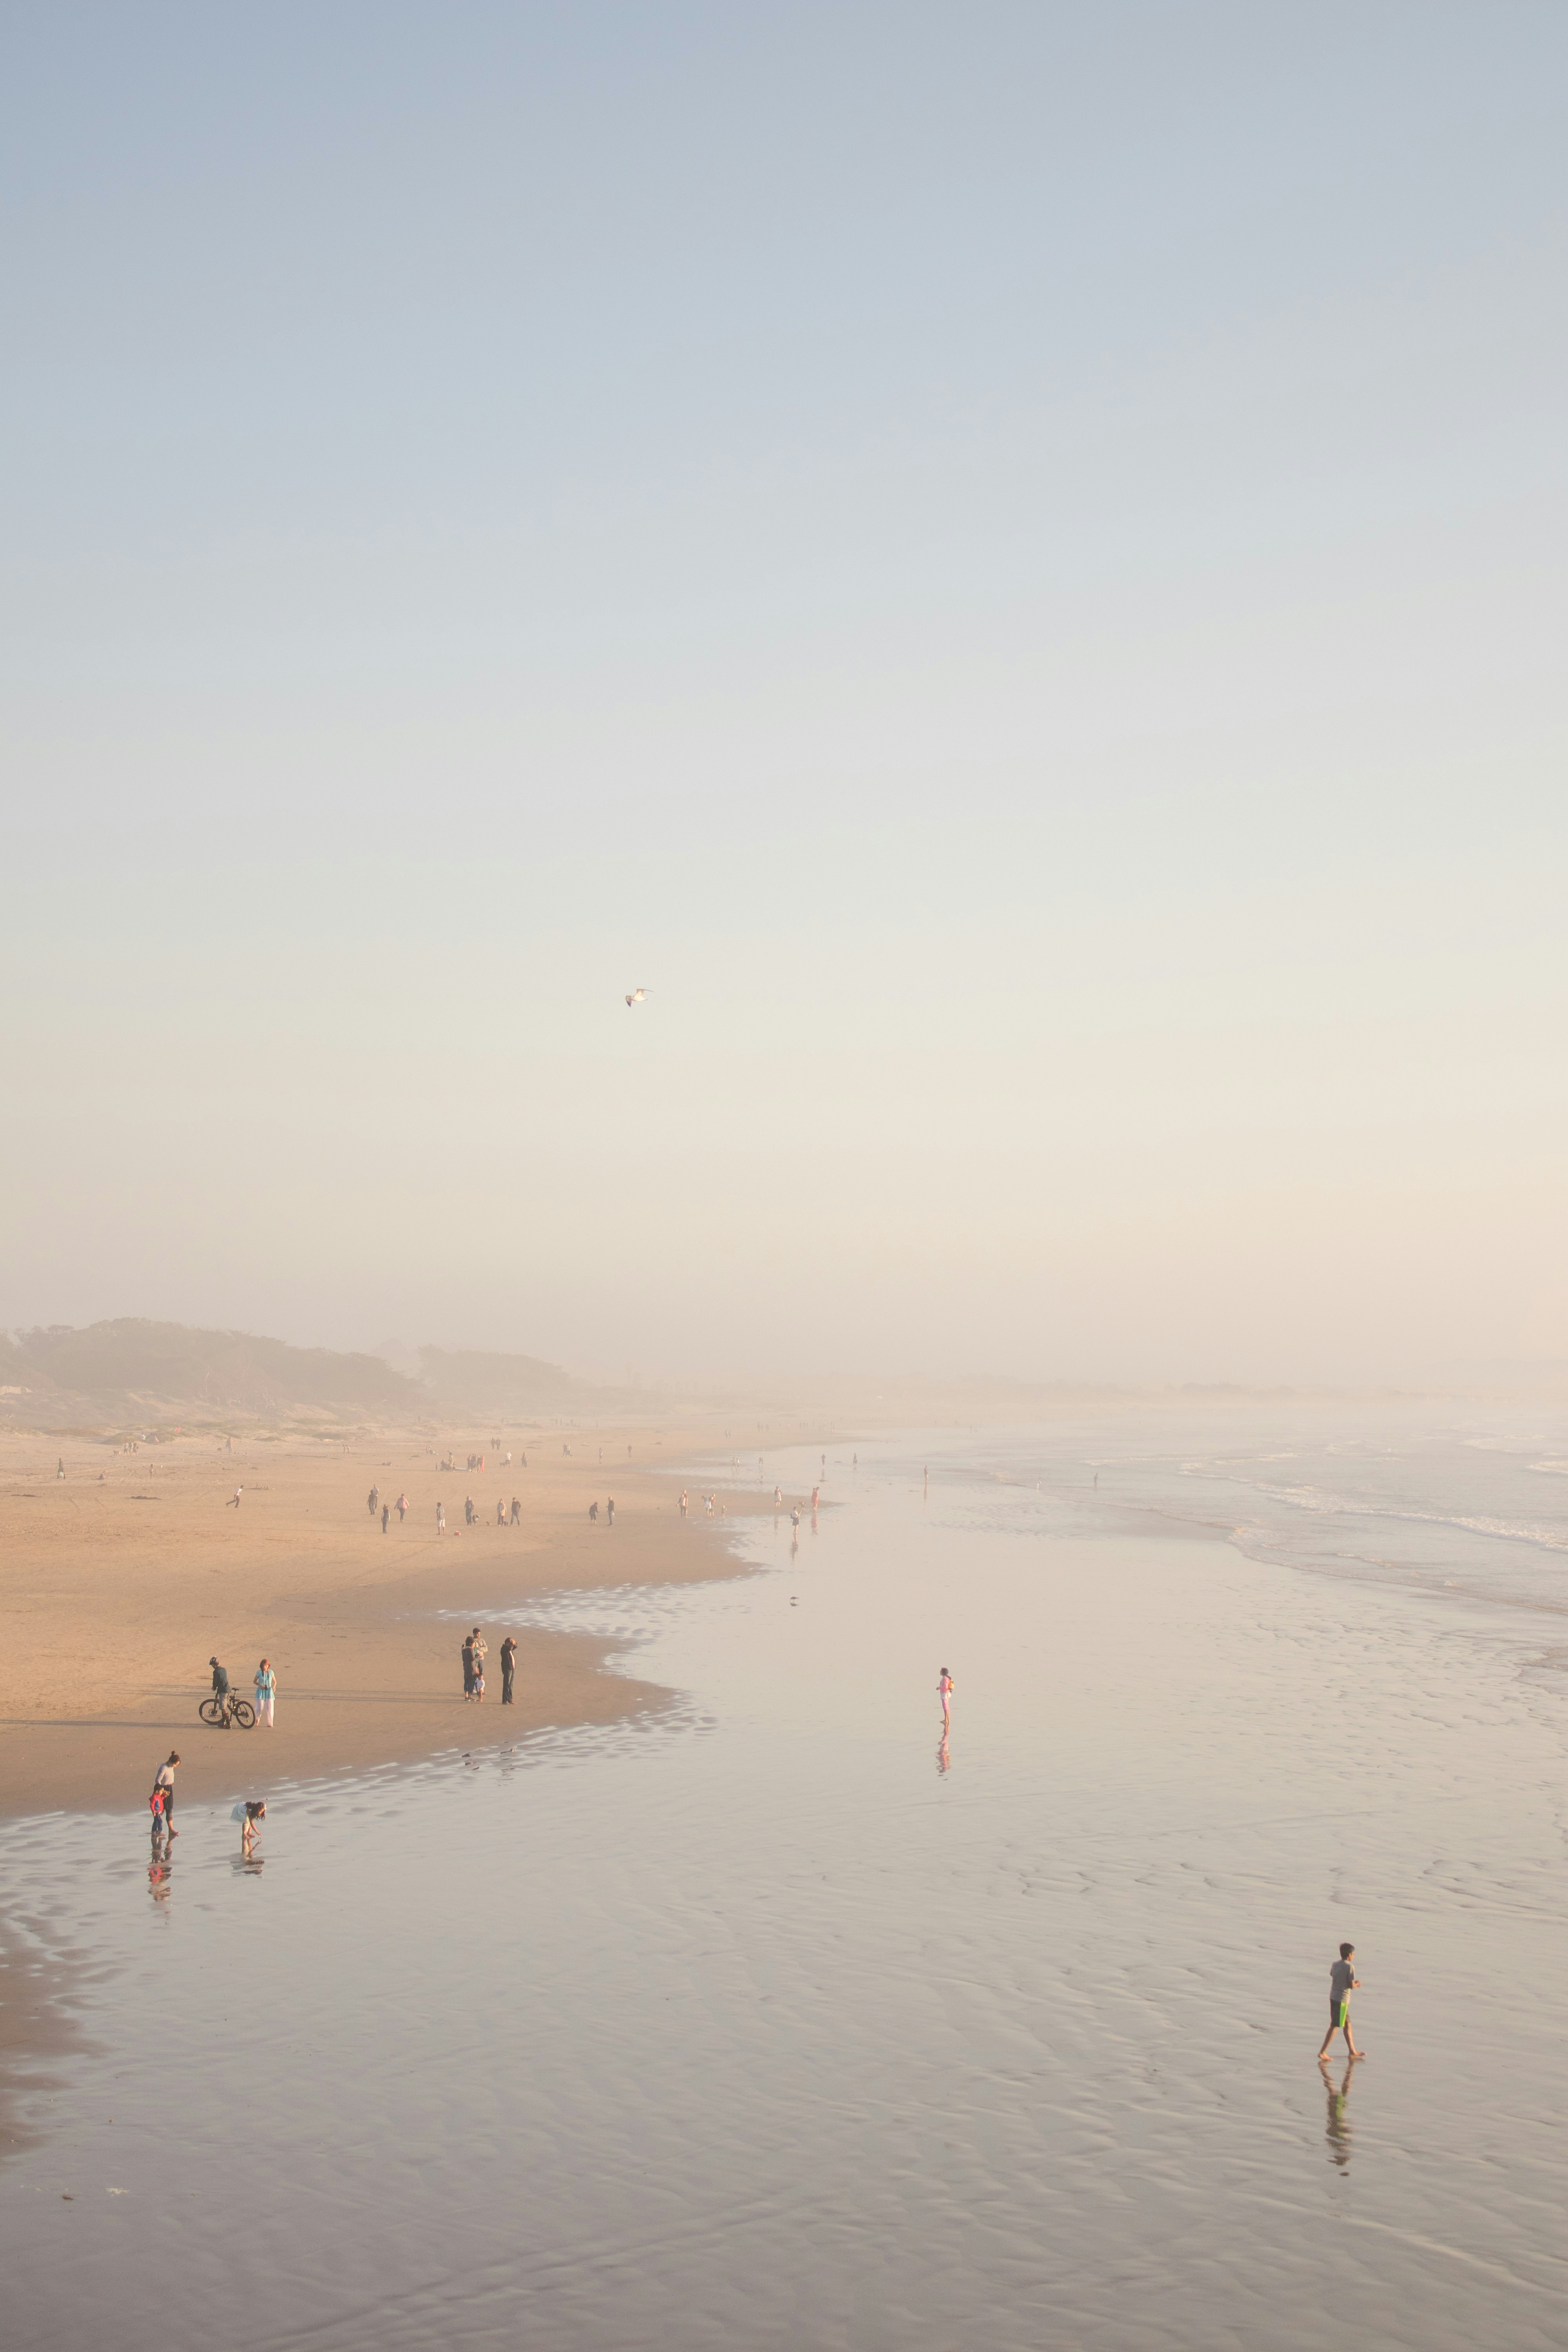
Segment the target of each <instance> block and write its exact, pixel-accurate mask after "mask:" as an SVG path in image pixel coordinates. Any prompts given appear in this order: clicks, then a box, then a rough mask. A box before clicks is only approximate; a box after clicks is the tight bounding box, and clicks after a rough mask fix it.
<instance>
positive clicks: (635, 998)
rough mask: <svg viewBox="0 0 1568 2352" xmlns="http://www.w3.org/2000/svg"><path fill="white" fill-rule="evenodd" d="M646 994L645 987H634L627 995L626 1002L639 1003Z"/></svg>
mask: <svg viewBox="0 0 1568 2352" xmlns="http://www.w3.org/2000/svg"><path fill="white" fill-rule="evenodd" d="M646 995H647V989H646V988H634V989H633V991H632V992H631V994H630V995H629V996H628V997H627V999H626V1003H628V1004H640V1003H642V1001H643V998H644V997H645V996H646Z"/></svg>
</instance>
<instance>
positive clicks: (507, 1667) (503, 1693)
mask: <svg viewBox="0 0 1568 2352" xmlns="http://www.w3.org/2000/svg"><path fill="white" fill-rule="evenodd" d="M516 1671H517V1643H515V1642H514V1641H513V1640H512V1638H511V1635H510V1633H509V1634H508V1635H507V1637H506V1640H505V1641H504V1642H503V1643H501V1645H500V1703H501V1705H502V1706H510V1705H511V1703H512V1697H511V1678H512V1675H514V1674H515V1672H516Z"/></svg>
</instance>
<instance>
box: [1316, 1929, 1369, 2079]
mask: <svg viewBox="0 0 1568 2352" xmlns="http://www.w3.org/2000/svg"><path fill="white" fill-rule="evenodd" d="M1354 1959H1355V1946H1354V1945H1353V1944H1342V1945H1341V1946H1340V1956H1339V1958H1338V1959H1337V1960H1336V1961H1335V1962H1334V1964H1333V1967H1332V1968H1331V1969H1330V1970H1329V2030H1328V2032H1326V2033H1325V2034H1324V2036H1323V2042H1322V2047H1321V2050H1320V2051H1319V2053H1318V2057H1319V2059H1320V2061H1321V2060H1322V2059H1325V2058H1326V2057H1327V2056H1328V2054H1329V2044H1330V2042H1331V2041H1332V2040H1333V2038H1334V2036H1335V2034H1336V2033H1342V2034H1343V2035H1344V2037H1345V2048H1346V2049H1347V2050H1348V2051H1349V2052H1350V2053H1351V2056H1352V2058H1364V2057H1365V2056H1366V2053H1365V2051H1364V2050H1358V2049H1357V2048H1356V2046H1355V2035H1354V2034H1353V2033H1352V2032H1351V1995H1352V1992H1354V1991H1355V1990H1357V1988H1358V1987H1359V1986H1360V1983H1361V1979H1360V1977H1358V1976H1357V1974H1356V1972H1355V1969H1354V1967H1353V1966H1352V1963H1353V1961H1354Z"/></svg>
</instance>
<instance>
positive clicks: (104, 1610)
mask: <svg viewBox="0 0 1568 2352" xmlns="http://www.w3.org/2000/svg"><path fill="white" fill-rule="evenodd" d="M507 1444H510V1447H511V1451H512V1455H513V1461H512V1464H511V1466H510V1468H509V1467H507V1466H506V1465H505V1464H504V1462H503V1461H501V1460H500V1459H499V1458H498V1456H497V1454H495V1452H494V1450H493V1448H492V1447H491V1446H490V1445H489V1442H488V1437H487V1435H486V1434H485V1433H479V1434H475V1433H472V1432H465V1433H458V1434H457V1435H455V1436H454V1435H449V1434H447V1433H440V1434H438V1435H437V1436H436V1437H435V1438H434V1439H432V1436H431V1433H429V1432H428V1431H427V1430H421V1431H418V1432H407V1431H402V1432H399V1431H383V1432H380V1433H370V1434H367V1435H361V1436H359V1437H357V1438H354V1439H351V1440H350V1441H349V1443H348V1448H347V1451H346V1452H345V1450H344V1445H343V1442H342V1440H341V1439H334V1440H332V1441H330V1442H329V1441H326V1440H323V1439H322V1438H321V1437H319V1436H311V1435H301V1434H299V1433H294V1434H289V1435H284V1436H276V1437H274V1436H270V1435H268V1434H266V1433H251V1434H247V1435H246V1436H244V1437H236V1438H235V1439H234V1441H233V1450H232V1452H230V1451H228V1450H226V1447H225V1446H224V1445H223V1444H221V1443H220V1442H219V1441H218V1440H217V1439H216V1438H215V1437H214V1436H213V1435H212V1434H211V1433H201V1434H199V1435H190V1436H181V1437H178V1438H171V1439H170V1440H169V1441H168V1442H167V1443H159V1444H143V1445H142V1448H141V1450H140V1451H139V1452H137V1453H134V1454H125V1453H121V1452H119V1451H117V1450H115V1449H113V1448H112V1447H110V1446H107V1445H105V1444H103V1443H102V1442H101V1441H100V1440H96V1439H92V1438H80V1437H79V1438H76V1439H74V1440H72V1439H67V1440H63V1441H62V1440H59V1439H56V1438H52V1437H37V1436H31V1437H16V1436H10V1437H5V1438H0V1816H7V1815H9V1816H16V1815H19V1814H32V1813H39V1812H52V1811H62V1810H64V1811H120V1810H121V1809H126V1810H129V1811H136V1810H137V1808H138V1807H140V1806H141V1805H142V1802H143V1801H144V1800H145V1797H146V1793H147V1790H148V1789H149V1788H150V1786H151V1785H152V1780H153V1772H154V1771H155V1769H156V1768H157V1767H158V1765H159V1764H161V1763H162V1761H163V1758H164V1757H165V1756H166V1755H167V1754H168V1753H169V1750H170V1749H171V1748H177V1749H178V1751H179V1753H180V1757H181V1759H182V1761H181V1768H180V1776H179V1781H178V1794H179V1799H180V1800H181V1801H184V1803H186V1804H191V1803H198V1802H200V1801H203V1800H204V1799H206V1798H210V1797H215V1796H216V1795H218V1794H220V1793H221V1792H223V1791H225V1790H228V1789H229V1788H230V1787H231V1786H232V1784H233V1781H234V1779H235V1775H236V1770H237V1767H241V1766H242V1767H243V1771H244V1774H245V1777H246V1778H247V1783H250V1782H253V1783H254V1793H256V1794H258V1795H265V1794H266V1793H267V1791H268V1788H269V1787H271V1786H274V1785H276V1784H278V1783H279V1781H281V1780H300V1779H313V1778H317V1777H320V1776H321V1775H322V1774H328V1773H333V1772H342V1771H355V1770H361V1769H364V1768H365V1767H367V1766H375V1765H382V1764H387V1763H407V1762H412V1761H415V1760H417V1759H421V1758H424V1757H426V1756H430V1755H433V1754H437V1753H439V1752H441V1751H442V1750H444V1749H449V1748H457V1747H460V1748H484V1747H487V1746H493V1745H496V1744H498V1743H503V1742H506V1741H510V1740H513V1739H516V1738H519V1737H520V1736H521V1735H523V1734H526V1733H529V1732H531V1731H537V1730H539V1729H542V1728H544V1727H562V1728H564V1727H571V1726H574V1725H581V1724H594V1723H605V1722H610V1721H613V1720H616V1719H617V1718H619V1717H625V1716H627V1715H629V1714H635V1713H637V1712H638V1711H640V1710H644V1709H647V1708H648V1707H650V1706H658V1705H659V1704H662V1703H663V1701H664V1698H665V1696H666V1694H665V1693H663V1692H662V1691H659V1690H658V1689H657V1688H655V1687H654V1686H652V1685H647V1684H642V1683H637V1682H634V1681H630V1680H628V1679H627V1678H626V1676H624V1675H606V1674H605V1672H604V1657H605V1644H604V1643H599V1642H596V1641H594V1640H592V1639H589V1638H587V1637H585V1636H584V1635H581V1634H572V1633H545V1632H541V1633H530V1634H529V1635H528V1636H527V1638H526V1639H525V1640H524V1642H523V1643H522V1648H521V1655H520V1657H519V1661H518V1674H517V1691H516V1701H515V1704H514V1705H513V1706H510V1707H506V1708H503V1707H502V1706H501V1705H500V1659H499V1656H498V1655H497V1652H498V1651H499V1648H500V1633H492V1634H491V1636H490V1653H491V1654H490V1659H489V1674H488V1689H487V1696H486V1697H485V1700H484V1702H483V1704H482V1705H478V1706H476V1705H468V1704H465V1702H464V1699H463V1694H462V1675H461V1666H460V1661H459V1657H458V1651H459V1646H460V1643H461V1640H462V1634H463V1632H464V1630H465V1628H464V1626H463V1625H462V1624H461V1623H459V1622H454V1621H453V1620H451V1619H449V1618H444V1617H443V1616H442V1615H441V1613H440V1612H448V1611H457V1612H471V1614H469V1616H468V1622H470V1623H472V1622H479V1623H481V1624H482V1623H483V1622H485V1620H486V1618H487V1616H488V1615H490V1614H492V1613H493V1612H497V1611H499V1610H501V1609H504V1608H509V1607H515V1606H516V1605H517V1604H518V1603H519V1602H521V1601H527V1600H530V1599H532V1598H534V1597H537V1596H538V1595H540V1594H542V1593H544V1592H547V1591H590V1590H593V1589H595V1588H597V1587H602V1586H606V1585H624V1584H641V1583H649V1584H661V1583H671V1582H682V1581H688V1580H692V1579H700V1578H710V1577H713V1576H718V1575H722V1574H724V1573H725V1572H726V1571H727V1570H728V1569H729V1568H730V1567H731V1565H732V1562H731V1554H730V1551H729V1549H728V1548H727V1546H726V1544H725V1541H724V1523H723V1522H722V1521H720V1520H717V1519H715V1520H708V1519H706V1518H704V1517H703V1515H702V1512H701V1508H700V1504H698V1503H697V1501H696V1492H695V1488H694V1489H693V1511H692V1515H691V1516H690V1517H687V1518H684V1519H683V1518H682V1517H680V1515H679V1508H678V1496H679V1483H678V1482H674V1481H672V1480H671V1479H670V1478H669V1477H668V1476H660V1475H658V1463H659V1462H660V1461H661V1460H668V1461H670V1462H672V1463H673V1462H675V1461H679V1460H683V1459H684V1460H689V1459H691V1458H693V1457H694V1456H698V1455H700V1454H704V1453H715V1452H720V1451H721V1452H722V1453H723V1454H725V1455H726V1457H727V1456H728V1454H730V1452H731V1451H732V1450H734V1449H733V1448H732V1447H731V1443H730V1441H729V1440H728V1438H727V1437H726V1435H725V1433H723V1431H722V1430H721V1428H719V1427H718V1426H710V1427H703V1426H687V1427H676V1426H671V1427H669V1428H668V1429H663V1430H658V1431H654V1430H649V1429H647V1428H640V1429H636V1430H626V1429H621V1428H608V1427H605V1428H602V1429H600V1428H595V1429H579V1430H574V1431H568V1432H563V1431H560V1430H557V1431H555V1432H554V1433H548V1432H547V1433H529V1434H527V1435H525V1436H523V1437H521V1438H519V1437H517V1436H511V1437H510V1438H508V1439H507V1440H506V1442H505V1444H503V1446H502V1448H501V1453H502V1454H504V1453H505V1451H506V1445H507ZM563 1444H569V1445H570V1446H571V1448H572V1451H571V1453H570V1454H569V1455H568V1454H563V1451H562V1448H563ZM628 1446H630V1448H631V1449H632V1450H631V1455H630V1458H629V1459H628V1454H627V1448H628ZM480 1451H483V1453H484V1454H485V1460H486V1466H485V1468H484V1470H483V1471H477V1470H476V1471H474V1472H472V1473H469V1472H468V1471H466V1470H465V1469H464V1468H463V1467H462V1466H461V1465H463V1464H464V1462H465V1461H466V1460H467V1457H468V1454H469V1453H470V1452H475V1453H478V1452H480ZM524 1453H526V1454H527V1459H528V1466H527V1467H526V1468H525V1467H524V1466H523V1465H522V1462H521V1455H522V1454H524ZM601 1453H602V1455H603V1459H602V1460H601V1459H600V1456H601ZM448 1454H450V1455H451V1457H452V1458H454V1459H455V1460H456V1461H457V1463H458V1465H459V1466H458V1469H457V1471H456V1472H447V1473H446V1474H442V1473H441V1471H440V1469H439V1466H438V1465H439V1464H440V1462H441V1461H442V1460H443V1459H444V1458H446V1457H447V1455H448ZM62 1457H63V1459H64V1461H65V1465H66V1474H67V1475H66V1476H65V1478H64V1479H63V1480H62V1479H60V1478H58V1476H57V1462H58V1460H59V1459H60V1458H62ZM753 1459H754V1455H753ZM373 1484H374V1485H375V1486H378V1487H379V1489H380V1492H381V1496H382V1498H383V1499H384V1501H387V1502H394V1501H395V1499H396V1497H397V1496H398V1495H399V1494H400V1493H402V1492H406V1494H407V1496H408V1499H409V1505H410V1509H409V1513H408V1517H407V1518H406V1520H405V1521H404V1522H401V1523H400V1522H399V1520H398V1517H397V1515H396V1513H395V1511H394V1513H393V1516H392V1518H391V1521H390V1524H389V1527H388V1529H387V1532H386V1533H385V1534H383V1533H382V1528H381V1519H380V1514H379V1511H378V1512H377V1514H376V1515H375V1517H372V1516H371V1514H370V1512H369V1510H368V1509H367V1507H366V1497H367V1495H368V1493H369V1489H370V1487H371V1486H372V1485H373ZM236 1486H240V1487H242V1488H243V1494H242V1496H241V1500H240V1503H239V1506H238V1507H237V1509H236V1508H234V1507H231V1506H230V1505H229V1500H228V1498H229V1497H230V1496H232V1495H233V1493H234V1490H235V1488H236ZM514 1494H515V1495H516V1496H518V1497H519V1499H520V1502H521V1510H522V1523H521V1526H520V1527H516V1528H514V1527H510V1526H507V1527H498V1526H497V1525H496V1524H495V1514H496V1502H497V1498H498V1496H500V1497H501V1498H502V1499H504V1501H505V1502H506V1503H507V1505H508V1507H509V1509H510V1498H511V1496H513V1495H514ZM469 1495H471V1496H472V1497H473V1499H474V1503H475V1506H476V1507H477V1510H478V1512H479V1523H478V1524H477V1525H476V1526H474V1527H471V1528H470V1527H467V1526H465V1525H464V1519H463V1504H464V1498H465V1496H469ZM611 1495H614V1496H615V1498H616V1520H615V1525H614V1527H613V1528H612V1527H610V1526H609V1525H608V1523H607V1520H606V1517H605V1503H606V1500H607V1498H608V1496H611ZM438 1499H439V1500H441V1501H443V1502H444V1503H445V1505H446V1512H447V1532H446V1534H445V1535H437V1532H436V1505H437V1500H438ZM728 1499H729V1507H730V1511H731V1516H732V1517H739V1516H741V1515H742V1514H743V1513H744V1512H746V1511H747V1510H749V1509H761V1508H763V1497H762V1496H758V1495H745V1494H732V1495H731V1496H730V1497H729V1498H728ZM594 1500H597V1502H598V1504H599V1507H600V1511H599V1518H598V1521H597V1523H596V1524H595V1523H591V1522H590V1521H589V1519H588V1517H587V1511H588V1506H589V1504H590V1502H592V1501H594ZM766 1507H768V1508H769V1509H771V1507H772V1504H771V1491H770V1496H769V1498H768V1501H767V1505H766ZM215 1653H216V1655H217V1656H218V1657H219V1658H221V1659H222V1661H223V1663H224V1664H225V1665H226V1667H227V1668H228V1672H229V1676H230V1679H231V1682H232V1684H233V1685H234V1688H235V1689H236V1691H237V1693H238V1694H239V1695H240V1696H244V1697H247V1698H248V1697H250V1696H252V1695H253V1677H254V1675H255V1670H256V1666H257V1663H258V1660H259V1659H260V1658H261V1657H262V1655H263V1654H265V1655H266V1656H268V1658H270V1660H271V1662H272V1664H273V1668H274V1670H275V1672H276V1674H277V1675H278V1685H279V1687H278V1702H277V1721H276V1725H275V1727H273V1728H272V1729H271V1730H268V1728H267V1727H265V1726H260V1725H258V1727H257V1728H256V1729H255V1730H254V1731H251V1732H248V1733H242V1732H238V1731H233V1732H221V1731H214V1730H210V1729H208V1728H207V1727H205V1725H203V1724H202V1723H201V1722H200V1721H199V1720H198V1717H197V1713H196V1710H197V1706H198V1705H199V1703H200V1701H201V1700H202V1699H203V1698H204V1697H205V1696H206V1695H207V1692H208V1689H209V1686H210V1680H211V1674H210V1668H209V1666H208V1664H207V1661H208V1659H209V1658H210V1657H211V1656H212V1655H213V1654H215ZM237 1751H238V1752H237ZM177 1819H178V1813H177V1811H176V1820H177Z"/></svg>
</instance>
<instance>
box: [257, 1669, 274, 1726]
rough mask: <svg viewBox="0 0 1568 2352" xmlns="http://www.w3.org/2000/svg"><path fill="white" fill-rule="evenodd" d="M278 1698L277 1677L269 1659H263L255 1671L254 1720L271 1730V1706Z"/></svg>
mask: <svg viewBox="0 0 1568 2352" xmlns="http://www.w3.org/2000/svg"><path fill="white" fill-rule="evenodd" d="M277 1696H278V1677H277V1675H275V1674H274V1673H273V1671H272V1661H271V1659H270V1658H263V1659H262V1661H261V1664H259V1665H258V1667H257V1669H256V1720H257V1722H258V1723H264V1724H265V1725H266V1726H267V1728H268V1731H270V1730H271V1728H272V1705H273V1701H274V1700H275V1699H276V1697H277Z"/></svg>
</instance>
